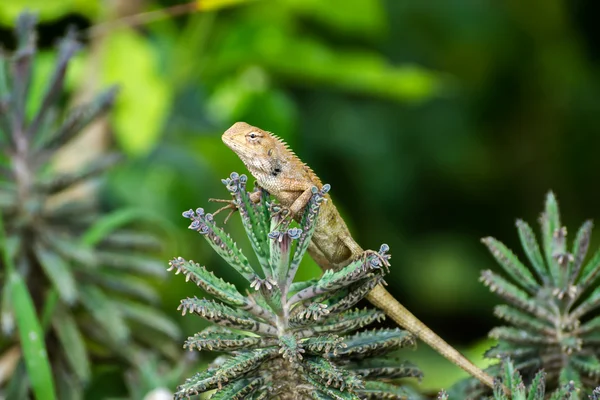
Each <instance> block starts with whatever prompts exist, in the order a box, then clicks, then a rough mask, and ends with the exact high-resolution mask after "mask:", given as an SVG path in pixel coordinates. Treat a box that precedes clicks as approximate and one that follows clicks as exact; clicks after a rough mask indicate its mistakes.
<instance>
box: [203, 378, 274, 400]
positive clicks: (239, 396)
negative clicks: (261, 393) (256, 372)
mask: <svg viewBox="0 0 600 400" xmlns="http://www.w3.org/2000/svg"><path fill="white" fill-rule="evenodd" d="M262 382H263V379H262V378H250V379H238V380H236V381H233V382H232V383H230V384H228V385H224V386H223V388H221V389H218V390H217V391H216V392H215V393H214V394H213V395H212V396H210V400H244V399H246V398H248V396H250V395H252V394H253V393H254V392H255V391H256V390H257V389H258V388H259V386H260V385H261V384H262Z"/></svg>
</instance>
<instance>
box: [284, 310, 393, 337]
mask: <svg viewBox="0 0 600 400" xmlns="http://www.w3.org/2000/svg"><path fill="white" fill-rule="evenodd" d="M383 319H385V314H384V313H383V312H382V311H379V310H373V309H367V308H365V309H363V310H358V309H356V310H352V311H346V312H343V313H339V314H335V315H333V316H330V317H329V318H327V319H323V320H319V322H318V323H316V324H314V325H312V326H310V325H309V327H307V328H302V329H297V330H296V331H295V333H296V334H297V335H298V336H299V337H302V338H303V337H309V336H313V335H315V334H323V333H338V334H341V333H346V332H351V331H354V330H356V329H359V328H362V327H363V326H366V325H369V324H371V323H373V322H375V321H381V320H383Z"/></svg>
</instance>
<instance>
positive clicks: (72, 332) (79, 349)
mask: <svg viewBox="0 0 600 400" xmlns="http://www.w3.org/2000/svg"><path fill="white" fill-rule="evenodd" d="M52 325H53V327H54V330H55V331H56V334H57V336H58V339H59V340H60V342H61V345H62V348H63V349H64V355H65V358H66V360H67V361H68V363H69V366H70V369H71V371H73V372H74V373H75V374H76V375H77V377H78V378H79V380H80V381H81V382H83V383H85V382H88V381H89V379H90V377H91V368H90V361H89V359H88V355H87V351H86V348H85V342H84V339H83V336H82V335H81V332H80V331H79V328H78V327H77V323H76V322H75V320H74V319H73V317H72V316H71V315H70V314H69V313H68V311H67V310H64V309H63V308H62V307H59V308H58V309H57V310H56V312H55V313H54V318H53V320H52Z"/></svg>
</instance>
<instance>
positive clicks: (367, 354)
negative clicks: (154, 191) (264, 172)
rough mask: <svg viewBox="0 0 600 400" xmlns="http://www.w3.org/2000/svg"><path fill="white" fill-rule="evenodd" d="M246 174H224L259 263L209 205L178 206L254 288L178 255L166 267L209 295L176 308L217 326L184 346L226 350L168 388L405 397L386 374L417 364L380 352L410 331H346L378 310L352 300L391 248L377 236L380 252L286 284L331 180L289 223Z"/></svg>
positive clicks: (376, 278) (413, 371) (402, 373)
mask: <svg viewBox="0 0 600 400" xmlns="http://www.w3.org/2000/svg"><path fill="white" fill-rule="evenodd" d="M246 181H247V178H246V176H245V175H241V176H240V175H238V174H236V173H232V174H231V176H230V178H228V179H225V180H223V183H224V184H225V185H226V186H227V189H228V190H229V191H230V192H231V194H232V196H233V199H234V200H233V202H234V204H235V205H236V206H237V207H238V209H239V211H240V216H241V219H242V222H243V224H244V227H245V229H246V233H247V234H248V237H249V239H250V242H251V244H252V248H253V249H254V251H255V252H256V255H257V259H258V260H259V263H258V265H257V266H252V265H251V264H250V262H249V261H248V259H247V258H246V257H245V256H244V255H243V253H242V252H241V250H240V249H239V248H238V247H237V246H236V244H235V243H234V242H233V240H232V239H231V237H229V235H227V234H226V233H225V232H224V231H223V230H222V229H221V228H219V227H218V226H217V225H216V223H215V221H214V217H213V215H212V214H206V213H205V212H204V210H203V209H201V208H199V209H197V210H196V211H194V210H189V211H186V212H184V213H183V215H184V217H186V218H189V219H191V220H192V223H191V224H190V226H189V228H190V229H192V230H195V231H197V232H199V233H200V234H201V235H202V236H203V237H204V238H205V239H206V240H207V241H208V242H209V243H210V245H211V246H212V247H213V248H214V249H215V250H216V251H217V253H218V254H219V255H220V256H221V257H222V258H223V259H224V260H225V261H227V262H228V263H229V264H230V265H231V266H232V267H233V268H234V269H235V270H236V271H237V272H238V273H239V274H240V275H242V276H243V277H244V278H245V279H246V281H247V283H248V284H249V286H250V287H251V288H252V289H253V290H254V291H253V292H252V293H249V294H247V295H242V294H241V293H240V292H239V291H238V290H237V289H236V287H235V286H233V285H231V284H229V283H227V282H225V281H223V280H221V279H220V278H217V277H216V276H215V275H214V274H213V273H212V272H209V271H207V270H206V268H204V267H203V266H199V265H198V264H196V263H194V262H193V261H186V260H184V259H183V258H181V257H178V258H176V259H174V260H172V261H171V262H170V266H171V267H170V269H174V270H175V272H176V273H183V274H184V275H185V276H186V280H191V281H193V282H195V283H196V284H197V285H198V286H199V287H201V288H203V289H204V290H205V291H206V292H207V293H208V294H210V295H212V296H213V297H214V298H215V299H216V300H208V299H197V298H187V299H184V300H182V301H181V305H180V309H181V310H183V314H186V313H194V314H196V315H198V316H201V317H203V318H204V319H206V320H208V321H211V322H213V323H215V324H217V325H218V326H216V327H215V326H211V327H209V328H207V329H206V330H204V331H202V332H200V333H197V334H195V335H194V336H192V337H189V338H188V340H187V341H186V342H185V345H184V347H185V348H187V349H189V350H204V349H207V350H212V351H221V352H226V353H229V354H230V355H229V356H228V357H226V358H225V360H224V361H222V362H220V363H218V365H217V364H216V365H213V366H211V367H209V368H208V369H207V370H205V371H202V372H200V373H198V374H196V375H195V376H193V377H192V378H189V379H187V380H186V381H185V383H184V384H183V385H181V386H179V388H178V389H177V392H176V394H175V397H176V398H187V397H190V396H192V395H197V394H200V393H203V392H206V391H209V390H213V389H217V391H216V392H215V393H214V394H213V396H212V397H211V398H212V399H242V398H252V399H254V398H264V397H265V396H268V397H269V398H281V399H287V398H289V399H292V398H294V399H300V398H302V399H305V398H306V399H309V398H314V399H359V398H372V399H378V398H382V399H383V398H386V399H400V398H405V397H406V396H407V395H408V393H409V392H407V391H406V390H405V389H404V388H401V387H399V386H397V385H396V384H393V383H392V382H393V380H394V379H398V378H405V377H419V378H420V377H421V372H420V371H419V370H418V369H417V368H416V367H415V366H413V365H411V364H409V363H406V362H404V361H401V360H398V359H387V358H384V357H383V356H385V355H387V354H389V353H390V352H392V351H395V350H397V349H400V348H403V347H406V346H409V345H411V344H413V343H414V339H413V337H412V336H411V335H410V334H408V333H407V332H405V331H401V330H398V329H380V330H366V331H362V332H359V333H354V334H353V335H347V334H348V333H350V332H354V331H356V330H357V329H359V328H362V327H363V326H365V325H368V324H370V323H372V322H374V321H376V320H380V319H383V318H384V314H383V313H381V312H379V311H376V310H368V309H365V310H359V309H356V310H350V309H349V308H350V307H352V306H353V305H354V304H356V302H357V301H358V300H360V299H361V298H362V297H363V296H364V295H365V294H366V293H367V292H368V290H365V288H367V289H370V288H372V287H373V286H374V285H375V284H377V283H380V282H381V280H382V275H383V274H384V272H385V271H384V270H385V268H386V267H387V266H388V265H389V264H388V261H387V260H388V258H389V256H388V255H387V254H386V252H387V250H388V247H387V246H386V245H383V246H381V249H380V251H379V252H378V253H374V254H370V255H369V256H368V257H366V258H364V259H360V260H357V261H355V262H352V263H351V264H349V265H348V266H347V267H345V268H343V269H342V270H340V271H337V272H333V271H327V272H326V273H325V274H323V276H322V277H321V278H320V279H318V280H314V281H310V282H296V283H295V284H293V280H294V277H295V274H296V271H297V269H298V265H299V263H300V260H301V259H302V257H303V255H304V254H305V252H306V249H307V244H308V242H309V241H310V238H311V236H312V233H313V232H314V228H315V223H316V220H317V216H318V213H319V208H320V204H321V202H322V201H323V199H324V196H325V194H326V193H327V191H328V190H329V186H328V185H325V186H324V187H323V189H322V190H320V191H319V190H317V188H314V190H313V196H312V198H311V200H310V202H309V203H308V205H307V206H306V208H305V210H304V212H303V214H302V216H301V218H300V219H299V223H298V226H297V227H291V224H292V222H291V221H290V219H289V218H285V217H284V216H283V214H284V213H282V210H281V209H280V207H279V206H278V205H276V204H274V203H272V202H271V201H270V199H269V197H268V195H266V194H265V193H264V192H263V193H261V200H260V201H259V202H258V203H253V202H251V201H250V200H249V199H250V197H249V193H248V192H247V191H246ZM259 190H260V189H259ZM268 227H270V228H268ZM269 231H270V232H269ZM254 267H256V270H255V269H254Z"/></svg>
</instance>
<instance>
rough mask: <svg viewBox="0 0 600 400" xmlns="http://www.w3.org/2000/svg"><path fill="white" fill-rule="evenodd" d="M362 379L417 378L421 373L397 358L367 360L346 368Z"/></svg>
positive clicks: (413, 366)
mask: <svg viewBox="0 0 600 400" xmlns="http://www.w3.org/2000/svg"><path fill="white" fill-rule="evenodd" d="M348 368H350V369H351V370H352V371H354V372H356V373H357V374H359V375H360V376H362V377H363V378H367V379H382V378H383V379H386V380H391V379H398V378H408V377H413V378H419V379H421V378H422V377H423V373H422V372H421V370H419V368H417V366H416V365H414V364H411V363H409V362H406V361H402V360H399V359H397V358H367V359H364V360H360V361H359V362H357V363H354V364H350V365H349V366H348Z"/></svg>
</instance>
